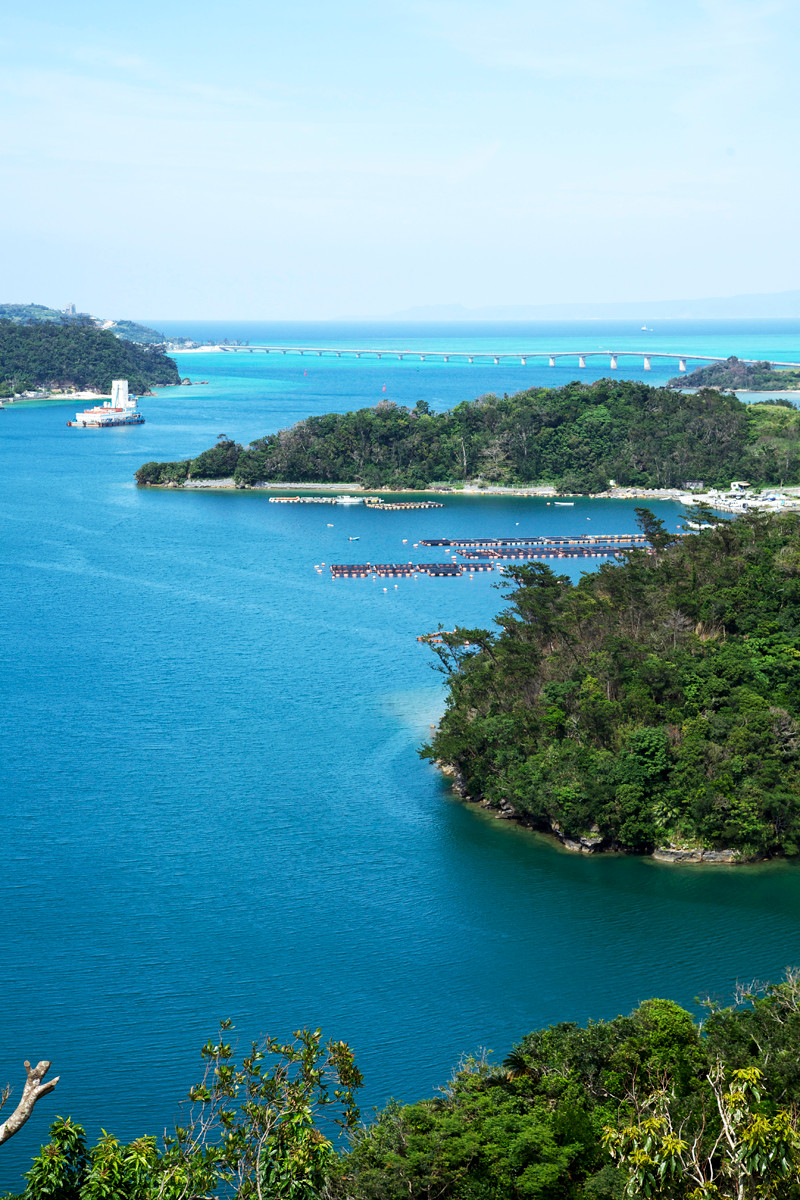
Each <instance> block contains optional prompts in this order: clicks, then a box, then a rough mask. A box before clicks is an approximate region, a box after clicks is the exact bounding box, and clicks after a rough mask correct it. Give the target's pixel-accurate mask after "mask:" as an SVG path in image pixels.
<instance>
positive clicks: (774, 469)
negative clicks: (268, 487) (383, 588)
mask: <svg viewBox="0 0 800 1200" xmlns="http://www.w3.org/2000/svg"><path fill="white" fill-rule="evenodd" d="M761 408H762V406H760V405H759V406H756V405H745V404H742V403H741V402H740V401H739V400H737V399H736V397H735V396H728V395H722V394H721V393H720V392H716V391H711V390H704V391H701V392H698V393H693V394H691V395H684V394H681V393H678V392H675V391H671V390H669V389H667V388H654V387H648V386H647V385H645V384H642V383H636V382H630V381H624V380H619V381H611V380H608V379H602V380H600V381H599V382H597V383H595V384H592V385H591V386H586V385H584V384H581V383H571V384H568V385H567V386H566V387H562V388H556V389H548V388H531V389H529V390H528V391H525V392H520V393H518V394H517V395H515V396H506V397H503V398H499V397H497V396H482V397H480V398H479V399H478V400H472V401H464V402H463V403H461V404H458V405H456V407H455V408H453V409H452V410H450V411H448V412H439V413H435V412H432V411H431V410H430V407H429V405H428V404H427V402H425V401H419V402H418V403H417V405H416V406H415V408H413V409H408V408H404V407H401V406H399V405H397V404H392V403H390V402H386V401H384V402H381V403H380V404H378V405H377V406H376V407H375V408H363V409H359V410H358V411H357V412H349V413H343V414H341V413H328V414H326V415H325V416H318V417H309V418H308V419H306V420H304V421H300V422H299V423H298V424H297V425H294V426H293V427H292V428H291V429H284V430H281V432H280V433H276V434H270V435H269V436H268V437H264V438H259V439H258V440H257V441H255V442H252V443H251V444H250V446H248V447H247V448H246V449H245V448H243V447H242V446H239V445H237V444H236V443H233V442H228V441H225V442H223V443H222V444H221V445H220V446H216V447H212V448H211V449H210V450H208V451H206V452H205V453H203V454H200V455H199V456H198V457H197V458H195V459H185V460H183V461H179V462H172V463H152V462H151V463H146V464H145V465H144V466H143V467H141V468H140V470H139V471H138V472H137V475H136V478H137V480H138V482H139V483H150V484H158V483H170V482H176V483H180V482H183V481H185V480H187V479H220V478H226V477H229V476H233V478H234V479H235V481H236V482H237V484H239V485H241V486H248V485H254V484H258V483H264V482H270V481H291V482H298V483H299V482H309V483H351V482H357V483H362V484H363V485H364V486H365V487H369V488H374V487H399V488H415V487H418V488H421V487H427V486H429V485H430V484H431V483H436V482H451V483H452V482H456V483H458V482H464V481H467V480H476V479H481V480H484V481H486V482H487V483H493V484H506V483H508V484H511V483H514V484H523V485H524V484H531V485H533V484H553V485H555V486H556V487H558V488H559V489H560V490H561V491H563V492H600V491H604V490H605V489H606V488H607V487H608V486H609V480H611V479H613V480H615V481H616V483H617V484H618V485H620V486H629V485H632V486H640V487H676V486H677V487H681V486H682V485H683V483H684V482H685V481H686V480H691V479H702V480H703V481H704V483H705V484H706V485H707V486H708V485H712V486H713V485H720V486H724V487H728V485H729V484H730V481H731V479H749V480H751V481H758V482H761V483H768V484H789V483H800V413H798V412H797V410H796V409H794V408H780V407H776V406H772V407H771V408H770V409H769V412H768V413H767V414H766V416H765V415H764V414H763V413H762V411H761Z"/></svg>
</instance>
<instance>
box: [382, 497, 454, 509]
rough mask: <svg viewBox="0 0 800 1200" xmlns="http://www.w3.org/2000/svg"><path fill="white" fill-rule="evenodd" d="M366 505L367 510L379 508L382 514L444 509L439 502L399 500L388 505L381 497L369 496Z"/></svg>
mask: <svg viewBox="0 0 800 1200" xmlns="http://www.w3.org/2000/svg"><path fill="white" fill-rule="evenodd" d="M364 503H365V504H366V506H367V508H379V509H381V511H382V512H400V511H402V510H405V509H407V508H444V505H443V504H440V502H439V501H438V500H408V501H406V500H398V501H392V502H391V503H390V504H387V502H386V501H385V500H381V498H380V496H367V497H366V499H365V500H364Z"/></svg>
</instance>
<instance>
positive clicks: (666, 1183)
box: [603, 1060, 800, 1200]
mask: <svg viewBox="0 0 800 1200" xmlns="http://www.w3.org/2000/svg"><path fill="white" fill-rule="evenodd" d="M762 1078H763V1074H762V1072H761V1071H760V1070H759V1069H758V1068H757V1067H746V1068H742V1069H740V1070H735V1071H733V1072H731V1074H730V1077H729V1079H728V1078H726V1070H725V1067H724V1065H723V1063H722V1062H721V1061H719V1060H717V1062H716V1064H715V1065H714V1067H713V1069H712V1070H711V1071H710V1072H709V1075H708V1078H707V1084H708V1091H709V1092H710V1093H711V1098H712V1100H713V1108H714V1109H715V1110H716V1111H715V1112H714V1111H708V1110H706V1109H704V1110H701V1112H700V1114H699V1115H698V1116H697V1117H695V1119H694V1120H693V1121H690V1120H688V1119H684V1120H683V1121H682V1122H680V1123H678V1122H676V1120H675V1118H674V1116H673V1113H672V1106H671V1104H670V1100H671V1096H670V1094H669V1092H668V1091H667V1090H666V1089H665V1088H664V1089H661V1090H659V1091H657V1092H655V1093H654V1094H653V1095H652V1096H649V1097H648V1098H647V1099H646V1100H645V1101H644V1103H643V1104H642V1105H641V1106H640V1107H639V1110H638V1114H637V1119H636V1121H635V1122H632V1123H631V1124H629V1125H625V1126H623V1127H622V1128H621V1129H617V1128H613V1127H611V1126H606V1127H605V1128H604V1130H603V1144H604V1146H605V1148H606V1149H607V1150H608V1151H609V1153H610V1154H611V1156H612V1157H613V1158H614V1159H615V1160H616V1161H617V1162H618V1163H619V1164H620V1165H621V1166H622V1167H623V1168H624V1169H625V1171H626V1173H627V1177H628V1178H627V1185H626V1192H625V1194H626V1195H627V1196H630V1197H634V1196H635V1197H639V1196H652V1197H656V1196H680V1197H684V1196H685V1197H687V1198H688V1197H692V1198H693V1200H695V1198H696V1200H700V1198H701V1197H709V1200H710V1198H712V1197H713V1200H751V1198H752V1200H756V1198H757V1200H769V1198H770V1197H777V1196H780V1195H783V1194H786V1193H785V1191H782V1190H781V1185H782V1184H789V1183H791V1184H797V1183H800V1132H798V1127H797V1113H796V1112H795V1111H791V1110H789V1109H778V1110H777V1111H774V1110H773V1111H772V1112H770V1106H769V1104H768V1099H767V1097H766V1095H765V1094H764V1093H763V1091H762V1087H761V1080H762ZM631 1100H632V1102H633V1103H634V1104H635V1103H636V1098H635V1096H632V1097H631Z"/></svg>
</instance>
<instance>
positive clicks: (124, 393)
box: [111, 379, 128, 408]
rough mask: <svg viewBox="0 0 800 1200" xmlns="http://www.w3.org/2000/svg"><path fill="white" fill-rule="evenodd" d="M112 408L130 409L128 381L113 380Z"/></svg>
mask: <svg viewBox="0 0 800 1200" xmlns="http://www.w3.org/2000/svg"><path fill="white" fill-rule="evenodd" d="M111 407H112V408H127V407H128V381H127V379H113V380H112V381H111Z"/></svg>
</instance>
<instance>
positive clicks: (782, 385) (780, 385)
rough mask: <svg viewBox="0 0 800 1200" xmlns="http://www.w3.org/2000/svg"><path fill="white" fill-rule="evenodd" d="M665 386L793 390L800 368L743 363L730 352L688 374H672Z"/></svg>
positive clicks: (758, 390) (765, 390)
mask: <svg viewBox="0 0 800 1200" xmlns="http://www.w3.org/2000/svg"><path fill="white" fill-rule="evenodd" d="M667 387H669V388H685V387H691V388H705V387H711V388H726V389H730V390H731V391H737V390H739V391H743V392H744V391H747V392H773V391H778V392H782V391H794V390H795V389H797V388H800V371H792V370H789V369H783V370H775V369H773V366H772V363H769V362H757V363H745V362H742V361H741V359H738V358H737V357H736V356H735V355H731V357H730V358H726V359H725V361H724V362H716V363H711V364H710V365H709V366H707V367H698V368H697V370H696V371H692V372H691V374H689V375H676V376H675V377H674V378H673V379H670V380H669V382H668V383H667Z"/></svg>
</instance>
